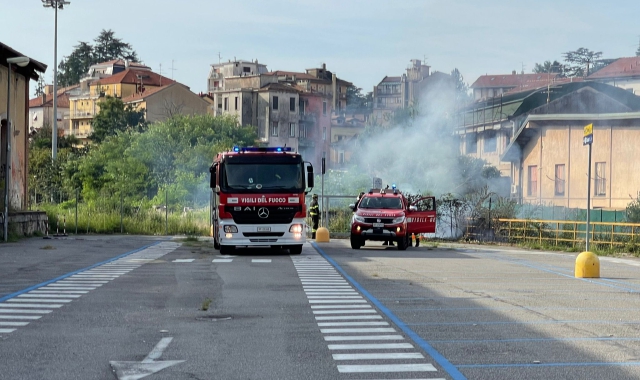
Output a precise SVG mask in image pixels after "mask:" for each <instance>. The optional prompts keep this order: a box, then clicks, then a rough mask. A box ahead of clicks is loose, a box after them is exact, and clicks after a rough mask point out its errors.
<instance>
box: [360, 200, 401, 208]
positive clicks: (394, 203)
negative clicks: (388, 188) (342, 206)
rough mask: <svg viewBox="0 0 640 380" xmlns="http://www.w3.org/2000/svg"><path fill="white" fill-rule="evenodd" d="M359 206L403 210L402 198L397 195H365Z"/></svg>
mask: <svg viewBox="0 0 640 380" xmlns="http://www.w3.org/2000/svg"><path fill="white" fill-rule="evenodd" d="M358 207H359V208H387V209H394V210H402V208H403V207H402V200H401V199H400V198H396V197H364V198H362V200H361V201H360V205H359V206H358Z"/></svg>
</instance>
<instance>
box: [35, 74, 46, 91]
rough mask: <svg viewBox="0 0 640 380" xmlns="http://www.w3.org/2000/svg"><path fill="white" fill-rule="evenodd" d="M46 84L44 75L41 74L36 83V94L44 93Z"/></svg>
mask: <svg viewBox="0 0 640 380" xmlns="http://www.w3.org/2000/svg"><path fill="white" fill-rule="evenodd" d="M44 86H45V83H44V77H43V76H42V75H40V77H39V78H38V82H37V83H36V91H35V92H36V96H42V95H44Z"/></svg>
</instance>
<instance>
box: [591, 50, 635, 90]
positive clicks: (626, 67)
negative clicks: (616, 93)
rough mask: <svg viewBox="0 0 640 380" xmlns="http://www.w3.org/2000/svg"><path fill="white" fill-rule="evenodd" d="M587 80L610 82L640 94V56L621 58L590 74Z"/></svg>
mask: <svg viewBox="0 0 640 380" xmlns="http://www.w3.org/2000/svg"><path fill="white" fill-rule="evenodd" d="M587 80H594V81H597V82H600V83H606V84H610V85H612V86H616V87H620V88H624V89H625V90H628V91H631V92H632V93H634V94H636V95H640V57H626V58H619V59H617V60H615V61H613V62H612V63H610V64H609V65H607V66H605V67H603V68H602V69H600V70H598V71H596V72H595V73H593V74H591V75H589V76H588V77H587Z"/></svg>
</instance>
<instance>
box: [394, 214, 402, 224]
mask: <svg viewBox="0 0 640 380" xmlns="http://www.w3.org/2000/svg"><path fill="white" fill-rule="evenodd" d="M402 222H404V216H401V217H399V218H393V220H392V221H391V223H393V224H398V223H402Z"/></svg>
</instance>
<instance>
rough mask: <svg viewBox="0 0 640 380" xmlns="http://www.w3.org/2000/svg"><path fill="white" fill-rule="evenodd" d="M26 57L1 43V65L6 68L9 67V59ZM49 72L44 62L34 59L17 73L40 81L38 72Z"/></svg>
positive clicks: (18, 69)
mask: <svg viewBox="0 0 640 380" xmlns="http://www.w3.org/2000/svg"><path fill="white" fill-rule="evenodd" d="M15 57H26V55H24V54H22V53H20V52H19V51H17V50H14V49H12V48H11V47H9V46H7V45H5V44H3V43H2V42H0V63H1V64H2V65H4V66H9V64H8V63H7V58H15ZM46 70H47V65H45V64H44V63H42V62H38V61H36V60H35V59H33V58H29V64H28V65H27V66H25V67H18V68H17V69H16V71H17V72H19V73H21V74H23V75H26V76H28V77H29V78H31V79H33V80H38V78H39V77H40V76H39V75H38V74H37V73H36V72H41V73H44V72H45V71H46Z"/></svg>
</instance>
